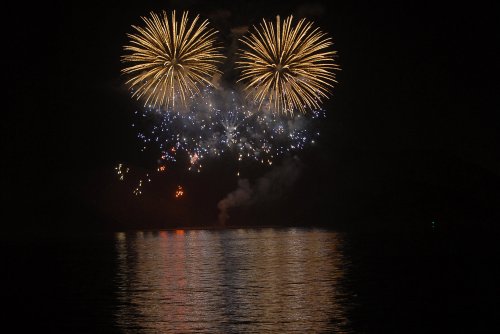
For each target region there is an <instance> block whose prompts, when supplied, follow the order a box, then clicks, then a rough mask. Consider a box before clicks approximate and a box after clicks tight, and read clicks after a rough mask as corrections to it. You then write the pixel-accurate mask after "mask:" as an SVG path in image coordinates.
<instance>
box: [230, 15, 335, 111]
mask: <svg viewBox="0 0 500 334" xmlns="http://www.w3.org/2000/svg"><path fill="white" fill-rule="evenodd" d="M292 21H293V16H289V17H288V18H286V19H285V20H284V21H281V19H280V17H279V16H277V17H276V25H274V24H273V23H272V22H270V21H266V20H263V21H262V23H261V24H260V27H259V28H257V27H255V26H254V27H253V29H254V31H253V32H252V33H250V35H249V36H244V37H243V38H242V39H240V41H241V42H242V43H243V44H244V47H243V48H240V50H239V56H240V58H239V60H238V61H237V62H236V64H237V68H239V69H241V76H240V78H239V80H238V82H240V81H241V82H243V83H244V84H245V89H246V90H247V92H248V94H249V95H252V96H253V98H254V100H255V101H256V102H257V103H259V105H260V106H262V104H263V103H264V102H267V103H268V107H269V108H274V109H275V110H276V111H278V112H282V113H290V114H293V112H294V111H295V110H299V111H301V112H303V113H305V112H306V110H308V109H317V108H320V103H321V99H322V98H328V95H329V93H330V90H331V88H333V84H334V83H336V82H337V81H336V80H335V73H334V71H335V70H338V69H339V66H338V65H337V64H336V63H335V61H334V56H335V54H336V53H337V52H336V51H333V50H330V47H331V46H332V45H333V42H332V40H331V38H330V37H328V36H327V34H325V33H323V32H321V31H320V30H319V28H314V27H313V23H312V22H307V21H306V20H305V19H302V20H300V21H299V22H298V24H297V25H295V26H294V25H293V24H292Z"/></svg>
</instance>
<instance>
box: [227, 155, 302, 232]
mask: <svg viewBox="0 0 500 334" xmlns="http://www.w3.org/2000/svg"><path fill="white" fill-rule="evenodd" d="M301 167H302V164H301V162H300V160H299V159H298V158H297V157H293V158H288V159H285V160H284V161H283V163H282V164H281V165H280V166H277V167H275V168H274V169H272V170H271V171H269V172H268V173H266V174H265V175H264V176H262V177H260V178H259V179H257V180H256V181H255V182H254V183H253V184H251V183H250V181H249V180H248V179H240V180H238V188H236V190H234V191H232V192H230V193H229V194H228V195H227V196H226V197H225V198H223V199H222V200H220V201H219V203H218V204H217V207H218V208H219V223H220V224H221V225H223V226H224V225H225V223H226V222H227V220H228V219H229V214H228V211H229V209H230V208H234V207H241V206H250V205H253V204H256V203H259V202H269V201H274V200H277V199H279V198H281V197H282V196H283V195H284V194H285V193H286V192H287V191H288V190H289V189H290V188H291V187H292V185H293V183H294V182H295V180H296V179H297V178H298V176H299V174H300V170H301Z"/></svg>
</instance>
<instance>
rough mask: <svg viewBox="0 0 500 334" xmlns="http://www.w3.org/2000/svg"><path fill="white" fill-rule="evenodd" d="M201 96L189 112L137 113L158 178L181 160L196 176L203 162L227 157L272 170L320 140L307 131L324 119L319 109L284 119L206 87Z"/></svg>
mask: <svg viewBox="0 0 500 334" xmlns="http://www.w3.org/2000/svg"><path fill="white" fill-rule="evenodd" d="M202 95H203V98H201V97H200V98H196V99H193V101H192V103H191V104H190V107H189V108H188V109H187V110H183V111H175V110H172V109H170V110H168V112H162V111H158V110H156V109H146V110H145V111H144V112H142V113H139V112H137V117H138V118H139V119H140V120H147V121H149V122H146V123H145V124H144V126H138V127H137V128H138V129H139V131H140V132H139V133H138V135H137V136H138V138H139V139H140V141H141V147H142V148H143V150H147V149H154V150H159V151H160V152H161V154H160V159H158V171H159V172H162V171H164V170H166V169H168V167H167V166H168V164H169V163H175V162H177V160H178V158H179V157H180V155H179V154H182V155H181V156H183V157H185V158H187V164H188V170H191V171H197V172H200V171H201V169H202V167H203V161H204V160H205V159H206V158H218V157H221V156H223V155H228V154H229V155H232V156H233V157H234V158H235V159H237V160H238V161H243V160H251V161H256V162H258V163H261V164H266V165H272V164H273V160H274V159H276V158H277V157H279V156H282V155H285V154H287V153H293V152H296V151H299V150H301V149H303V148H304V147H306V146H307V145H312V144H314V142H315V139H316V138H317V137H318V136H319V133H318V132H317V131H312V126H311V125H312V124H313V121H315V120H316V119H318V118H322V117H324V112H323V110H321V109H320V110H314V111H313V112H312V113H310V114H308V115H300V114H299V115H295V116H293V117H287V116H286V115H282V114H279V113H277V112H273V111H263V112H259V109H258V106H257V105H255V104H254V103H253V102H252V101H248V100H246V99H245V98H242V97H241V96H240V94H238V93H236V92H234V91H231V92H221V91H216V90H214V89H211V88H209V87H206V88H205V89H204V90H203V91H202ZM140 123H141V122H139V124H140Z"/></svg>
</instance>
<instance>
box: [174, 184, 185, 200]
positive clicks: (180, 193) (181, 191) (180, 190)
mask: <svg viewBox="0 0 500 334" xmlns="http://www.w3.org/2000/svg"><path fill="white" fill-rule="evenodd" d="M182 196H184V189H183V188H182V186H177V190H176V191H175V198H180V197H182Z"/></svg>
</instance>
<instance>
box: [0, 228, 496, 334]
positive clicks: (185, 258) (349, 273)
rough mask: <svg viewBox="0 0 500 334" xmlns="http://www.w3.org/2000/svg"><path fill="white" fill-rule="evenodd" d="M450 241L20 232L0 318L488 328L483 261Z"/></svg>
mask: <svg viewBox="0 0 500 334" xmlns="http://www.w3.org/2000/svg"><path fill="white" fill-rule="evenodd" d="M460 245H463V242H452V241H450V240H449V238H448V237H446V238H444V237H442V236H439V234H437V233H435V232H434V231H429V232H428V233H424V234H423V235H419V236H414V235H412V236H398V237H394V236H390V235H389V234H388V233H381V234H379V235H366V234H365V235H360V234H353V233H338V232H334V231H328V230H320V229H295V228H292V229H239V230H238V229H234V230H221V231H208V230H191V231H188V230H186V231H182V230H178V231H157V232H146V231H144V232H129V233H116V234H113V235H107V236H101V237H95V236H94V237H89V236H79V235H78V234H75V235H74V236H66V237H64V238H54V239H51V240H50V239H46V240H38V241H37V240H33V239H29V240H24V241H22V240H21V241H20V240H18V241H17V242H15V243H10V244H9V243H7V244H4V246H6V248H4V249H3V252H2V254H3V255H4V256H3V268H4V270H3V275H2V285H1V287H2V300H3V301H4V305H8V306H9V307H8V310H9V311H8V312H5V311H4V312H3V313H2V315H3V318H4V324H5V326H7V327H10V326H11V325H12V326H15V328H16V332H25V331H27V330H29V331H33V330H35V331H42V330H48V331H50V332H64V333H115V332H116V333H461V332H471V331H472V332H475V333H490V332H492V331H491V323H492V314H493V313H492V312H493V310H494V309H495V308H496V305H498V302H497V299H496V298H495V297H494V296H495V291H498V289H496V290H495V289H494V287H496V286H497V284H496V283H495V281H494V279H493V278H492V277H493V276H491V275H490V273H489V270H490V268H492V267H493V266H495V263H487V264H486V265H485V261H486V262H487V261H488V257H483V259H482V261H481V262H479V261H478V260H477V258H476V257H475V255H474V256H473V255H471V254H470V249H469V250H467V247H461V246H460ZM490 265H491V267H490Z"/></svg>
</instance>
